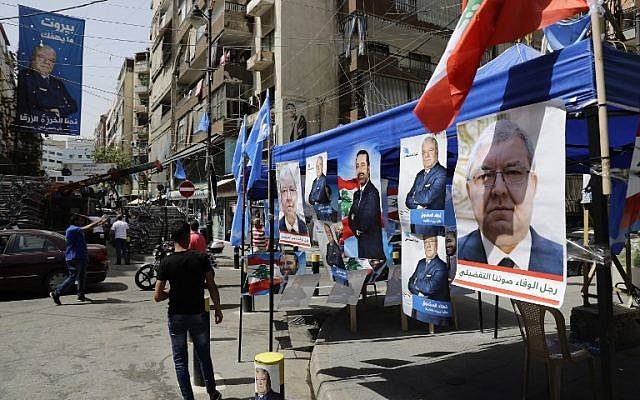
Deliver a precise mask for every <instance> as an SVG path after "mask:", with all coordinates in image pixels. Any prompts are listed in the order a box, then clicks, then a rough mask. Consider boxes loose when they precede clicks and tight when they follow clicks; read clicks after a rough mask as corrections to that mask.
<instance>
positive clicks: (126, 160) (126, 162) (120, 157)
mask: <svg viewBox="0 0 640 400" xmlns="http://www.w3.org/2000/svg"><path fill="white" fill-rule="evenodd" d="M93 162H94V163H115V164H116V165H117V166H118V168H128V167H130V166H131V155H130V154H126V153H125V152H124V151H122V149H119V148H117V147H107V148H103V149H96V150H95V151H94V152H93Z"/></svg>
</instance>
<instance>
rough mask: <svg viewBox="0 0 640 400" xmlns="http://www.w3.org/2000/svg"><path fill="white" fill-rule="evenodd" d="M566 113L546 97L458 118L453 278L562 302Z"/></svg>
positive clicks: (541, 301) (507, 293)
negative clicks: (473, 117) (471, 117)
mask: <svg viewBox="0 0 640 400" xmlns="http://www.w3.org/2000/svg"><path fill="white" fill-rule="evenodd" d="M565 119H566V115H565V111H564V110H563V109H562V108H561V107H560V106H558V105H556V103H553V102H546V103H540V104H534V105H530V106H525V107H520V108H516V109H512V110H508V111H503V112H500V113H497V114H493V115H490V116H486V117H483V118H479V119H476V120H471V121H467V122H463V123H460V124H458V127H457V128H458V163H457V165H456V170H455V175H454V179H453V203H454V207H455V215H456V222H457V240H458V246H457V271H456V276H455V280H454V284H456V285H459V286H462V287H466V288H469V289H474V290H479V291H483V292H488V293H492V294H496V295H499V296H505V297H509V298H514V299H519V300H523V301H528V302H532V303H538V304H543V305H547V306H551V307H556V308H558V307H560V306H561V305H562V301H563V299H564V292H565V287H566V242H565V226H566V223H565Z"/></svg>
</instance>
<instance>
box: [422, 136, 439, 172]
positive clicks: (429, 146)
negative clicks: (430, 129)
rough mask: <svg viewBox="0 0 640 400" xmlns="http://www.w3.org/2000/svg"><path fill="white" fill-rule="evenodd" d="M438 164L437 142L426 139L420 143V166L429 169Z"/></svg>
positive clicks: (429, 138) (432, 139) (430, 138)
mask: <svg viewBox="0 0 640 400" xmlns="http://www.w3.org/2000/svg"><path fill="white" fill-rule="evenodd" d="M437 162H438V142H436V140H435V139H434V138H432V137H428V138H426V139H425V140H424V142H422V166H423V167H424V169H431V168H433V166H434V165H436V163H437Z"/></svg>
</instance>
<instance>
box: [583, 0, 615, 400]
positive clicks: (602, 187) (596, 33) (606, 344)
mask: <svg viewBox="0 0 640 400" xmlns="http://www.w3.org/2000/svg"><path fill="white" fill-rule="evenodd" d="M589 8H590V13H591V38H592V41H593V57H594V64H595V65H594V66H595V77H596V94H597V101H598V106H597V108H598V111H597V118H598V122H597V126H596V124H595V121H593V117H591V118H590V119H591V124H590V125H592V126H590V129H589V130H590V131H595V129H598V133H597V134H596V132H590V135H589V141H590V142H592V143H590V145H589V147H590V150H591V153H595V154H591V159H593V160H598V159H599V160H600V165H601V175H600V174H597V173H592V175H591V176H592V182H593V183H595V184H594V185H592V188H593V204H594V219H595V222H596V223H595V224H594V239H595V243H596V244H597V245H600V246H602V247H604V248H606V249H607V250H609V227H608V224H609V212H608V209H607V204H608V201H607V200H608V196H609V195H610V194H611V178H610V174H609V172H610V158H609V132H608V115H607V97H606V88H605V76H604V60H603V57H602V26H601V20H600V13H599V6H598V4H597V2H596V1H595V0H589ZM598 141H599V148H598V145H597V142H598ZM598 150H599V154H597V153H598ZM594 156H597V157H594ZM594 178H595V180H594ZM596 282H597V289H598V316H599V318H598V319H599V321H600V329H599V331H600V332H599V338H600V358H601V363H602V368H601V370H602V393H603V398H604V399H605V400H609V399H612V398H613V382H612V379H613V377H612V371H613V351H612V340H611V336H610V331H611V329H610V327H611V320H612V317H613V300H612V293H613V284H612V281H611V258H610V257H606V258H605V261H604V262H603V263H598V264H597V267H596Z"/></svg>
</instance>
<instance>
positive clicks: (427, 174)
mask: <svg viewBox="0 0 640 400" xmlns="http://www.w3.org/2000/svg"><path fill="white" fill-rule="evenodd" d="M422 167H423V169H422V170H420V172H418V174H417V175H416V178H415V180H414V181H413V185H412V186H411V190H410V191H409V194H407V199H406V200H405V204H406V206H407V208H409V209H410V210H415V209H423V208H426V209H429V210H444V200H445V195H446V191H447V190H446V187H447V169H446V168H445V167H443V166H442V165H440V163H439V162H438V142H437V141H436V138H435V137H433V136H427V137H426V138H425V139H424V141H423V142H422Z"/></svg>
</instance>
